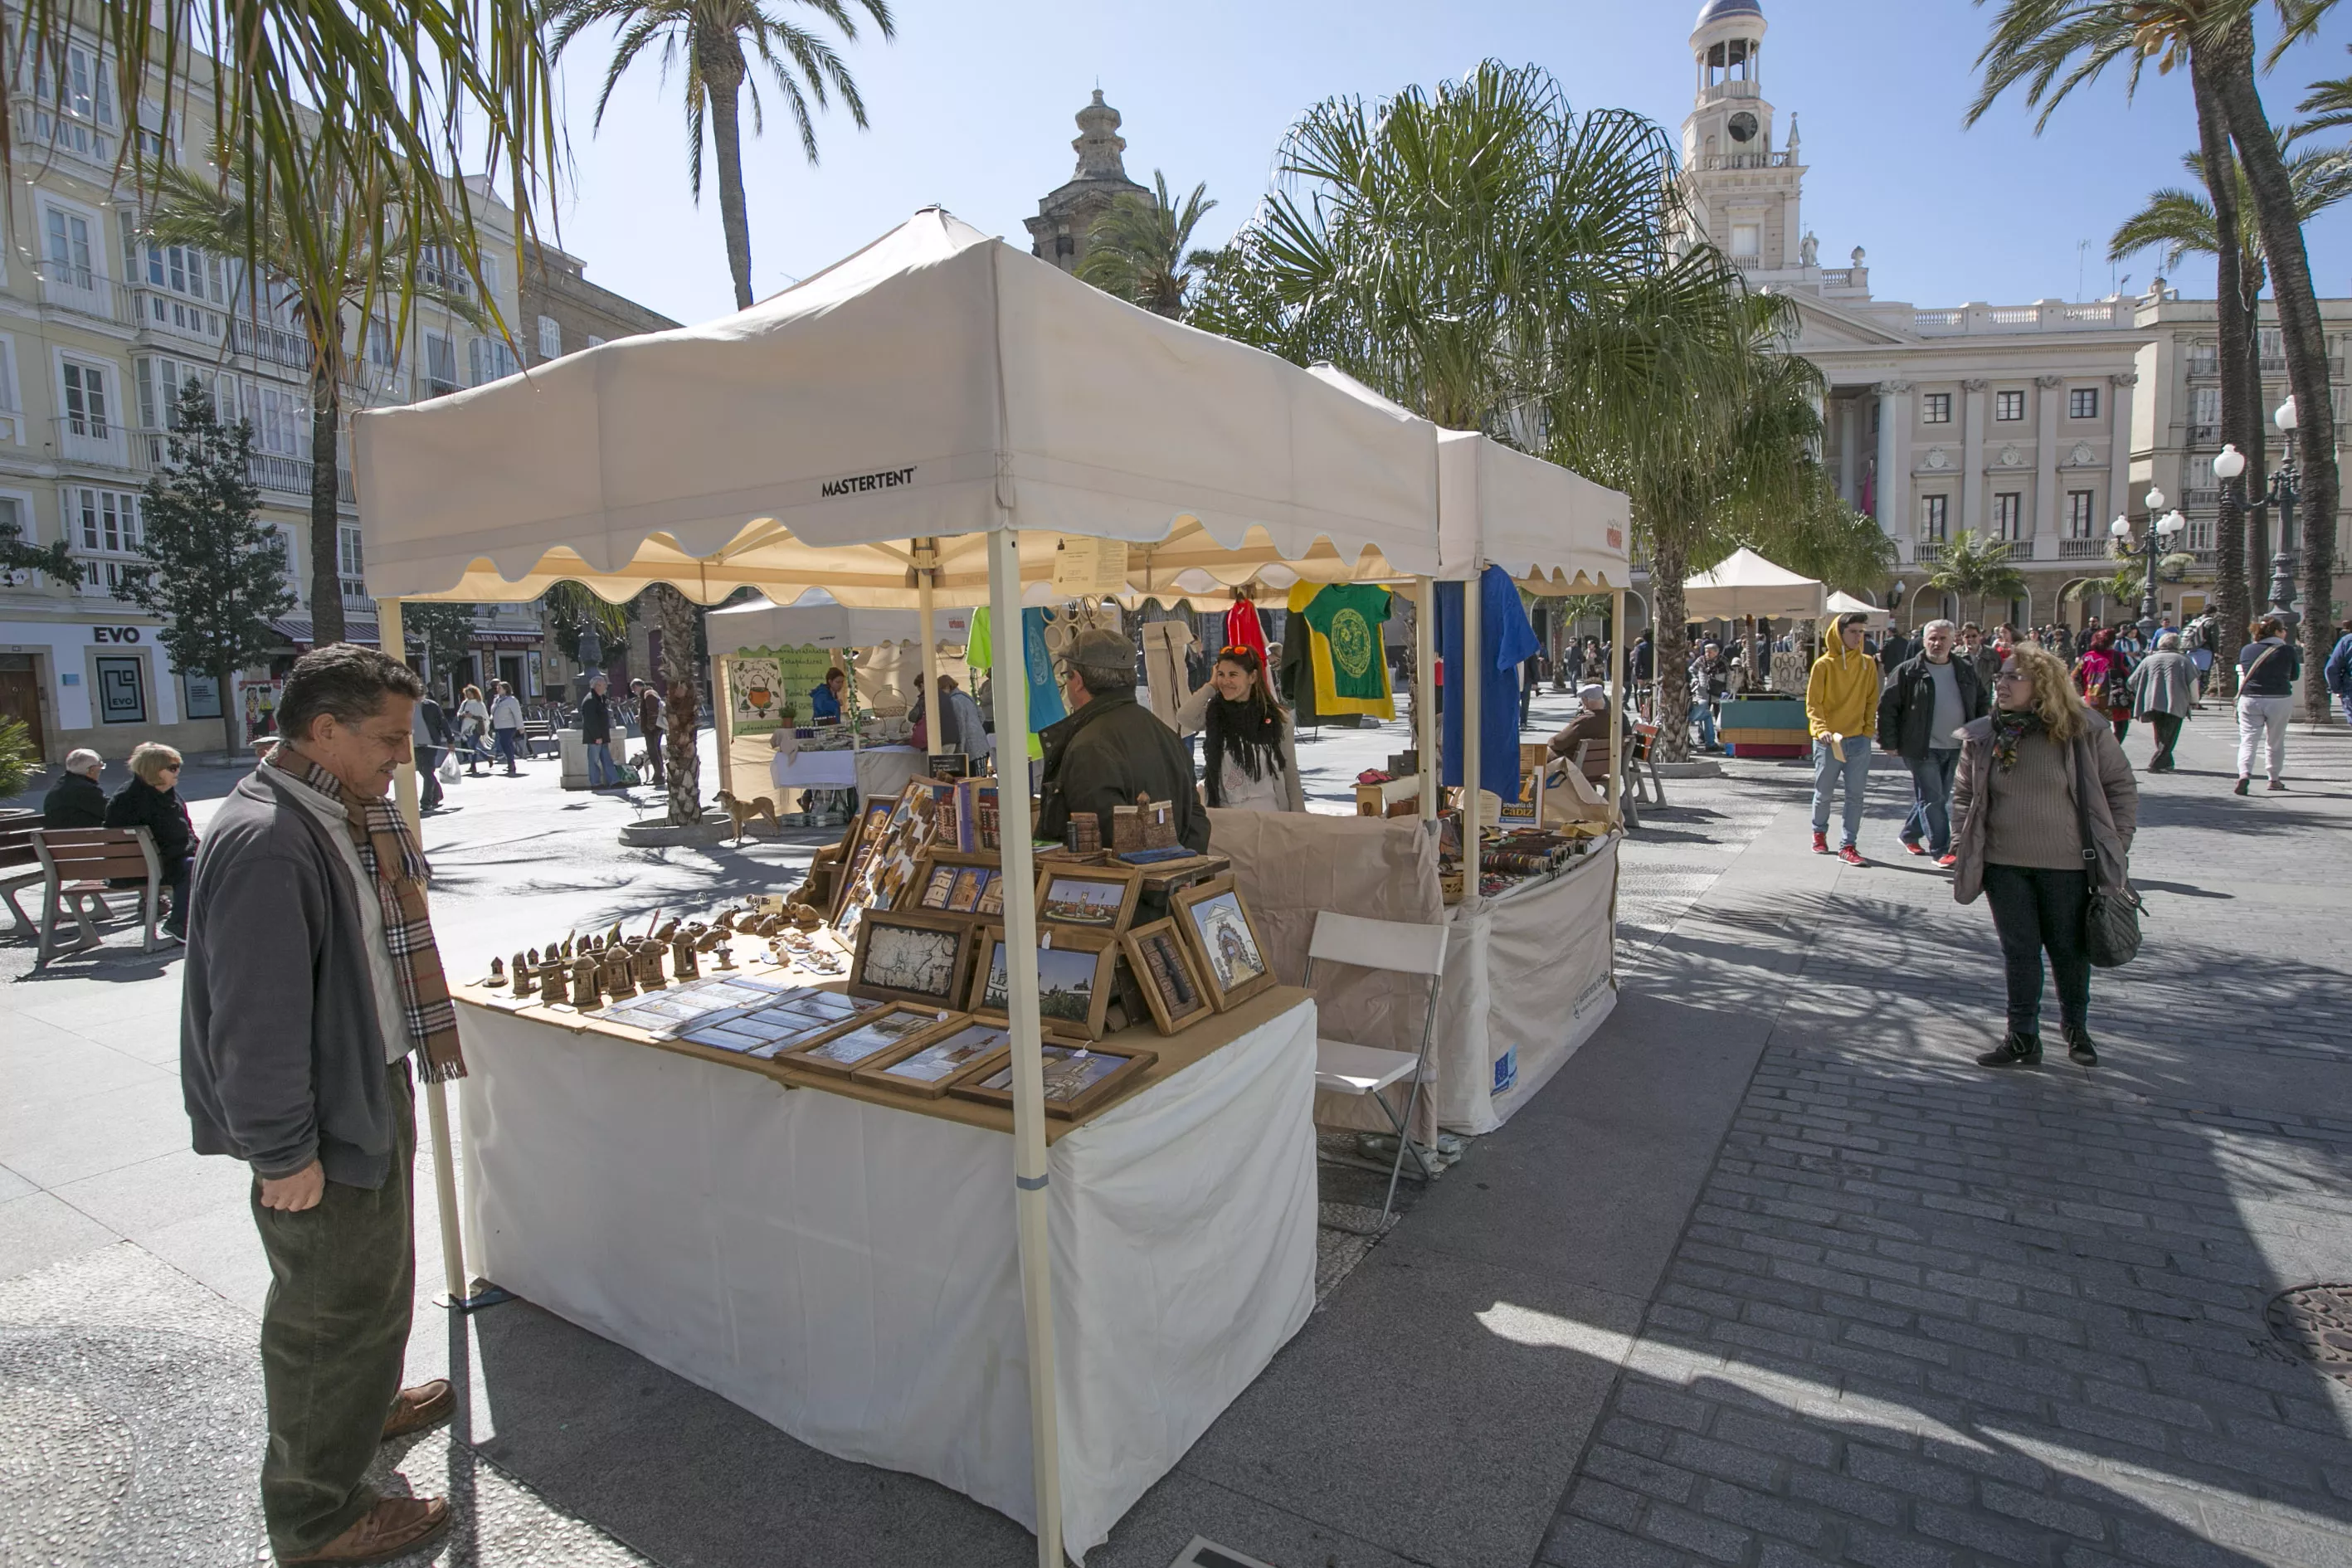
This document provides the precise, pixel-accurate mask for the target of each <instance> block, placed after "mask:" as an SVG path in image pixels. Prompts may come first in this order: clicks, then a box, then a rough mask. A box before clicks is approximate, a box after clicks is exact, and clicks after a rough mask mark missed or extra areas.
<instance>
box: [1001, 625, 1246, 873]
mask: <svg viewBox="0 0 2352 1568" xmlns="http://www.w3.org/2000/svg"><path fill="white" fill-rule="evenodd" d="M1062 700H1063V701H1065V702H1066V703H1068V704H1069V708H1070V716H1069V717H1068V718H1066V719H1065V720H1063V721H1061V722H1059V723H1057V724H1054V725H1051V726H1049V727H1047V728H1046V729H1045V731H1044V732H1043V733H1041V734H1040V735H1039V736H1038V740H1039V741H1040V742H1043V744H1044V747H1045V794H1044V796H1043V798H1042V799H1041V801H1040V802H1039V805H1038V808H1037V832H1038V834H1039V835H1040V836H1041V837H1046V838H1059V837H1062V833H1063V830H1064V829H1065V828H1066V827H1067V826H1069V822H1070V816H1071V814H1072V813H1074V812H1081V811H1090V812H1093V813H1094V814H1095V815H1096V816H1099V817H1100V818H1101V819H1102V836H1103V842H1104V843H1105V844H1106V845H1108V843H1109V842H1110V817H1111V810H1112V808H1113V807H1114V806H1121V805H1135V804H1137V801H1136V797H1137V796H1138V795H1149V796H1150V798H1151V799H1153V800H1164V801H1169V802H1171V803H1173V805H1175V808H1176V810H1175V816H1176V838H1177V841H1178V842H1179V843H1181V844H1182V845H1183V846H1184V847H1186V848H1188V849H1191V850H1192V851H1193V852H1194V853H1195V854H1198V853H1200V852H1201V851H1202V850H1205V849H1207V848H1208V847H1209V816H1208V813H1207V812H1206V811H1205V810H1203V809H1202V805H1201V797H1200V794H1199V792H1198V791H1196V790H1195V789H1194V788H1193V786H1192V759H1191V758H1189V757H1187V756H1186V755H1185V754H1184V747H1183V744H1182V742H1180V741H1178V740H1177V739H1176V731H1173V730H1171V729H1170V728H1169V727H1168V726H1167V725H1165V724H1163V723H1161V722H1160V720H1159V719H1158V718H1156V717H1154V716H1153V714H1152V712H1151V710H1150V709H1149V708H1146V707H1144V706H1143V705H1142V704H1141V703H1139V702H1138V701H1136V700H1135V650H1134V648H1132V647H1129V644H1128V640H1127V639H1126V638H1125V637H1120V636H1119V635H1118V633H1117V632H1107V631H1088V632H1081V633H1079V634H1078V637H1077V641H1076V643H1075V644H1074V645H1073V646H1072V647H1071V649H1070V653H1069V659H1068V673H1067V674H1066V675H1065V676H1064V677H1063V678H1062ZM1013 754H1014V755H1016V756H1017V755H1018V754H1019V748H1017V747H1016V748H1014V753H1013Z"/></svg>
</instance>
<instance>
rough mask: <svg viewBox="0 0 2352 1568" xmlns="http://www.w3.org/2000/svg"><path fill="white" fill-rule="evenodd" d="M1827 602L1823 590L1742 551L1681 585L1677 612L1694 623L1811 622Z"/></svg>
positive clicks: (1782, 567)
mask: <svg viewBox="0 0 2352 1568" xmlns="http://www.w3.org/2000/svg"><path fill="white" fill-rule="evenodd" d="M1828 597H1829V591H1828V589H1827V588H1825V587H1824V586H1823V585H1822V584H1821V583H1819V582H1817V581H1816V580H1814V579H1813V578H1811V577H1801V576H1799V575H1798V574H1796V573H1794V572H1791V571H1790V570H1789V569H1788V568H1787V567H1785V566H1776V565H1774V564H1773V563H1771V562H1769V561H1767V560H1765V559H1764V557H1762V556H1761V555H1759V554H1757V553H1756V552H1754V551H1753V550H1744V549H1743V550H1737V551H1734V552H1732V554H1731V556H1730V558H1729V559H1728V560H1726V561H1724V562H1723V563H1721V564H1719V565H1717V567H1716V568H1715V569H1714V570H1713V571H1711V572H1702V573H1700V574H1698V575H1697V576H1696V577H1693V578H1691V579H1689V580H1688V581H1686V582H1685V583H1684V584H1683V609H1684V612H1685V614H1686V615H1687V616H1689V617H1690V618H1691V619H1692V620H1695V621H1706V620H1716V619H1718V618H1720V619H1730V618H1731V617H1733V616H1801V617H1805V618H1812V617H1817V616H1820V615H1821V614H1822V611H1823V609H1824V607H1825V606H1826V605H1827V602H1828Z"/></svg>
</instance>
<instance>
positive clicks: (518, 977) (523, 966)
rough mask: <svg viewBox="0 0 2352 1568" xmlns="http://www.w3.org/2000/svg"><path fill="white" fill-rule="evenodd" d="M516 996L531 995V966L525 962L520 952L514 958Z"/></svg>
mask: <svg viewBox="0 0 2352 1568" xmlns="http://www.w3.org/2000/svg"><path fill="white" fill-rule="evenodd" d="M514 994H516V995H518V996H528V995H530V964H528V963H524V962H523V955H522V954H521V953H520V952H518V953H516V954H515V956H514Z"/></svg>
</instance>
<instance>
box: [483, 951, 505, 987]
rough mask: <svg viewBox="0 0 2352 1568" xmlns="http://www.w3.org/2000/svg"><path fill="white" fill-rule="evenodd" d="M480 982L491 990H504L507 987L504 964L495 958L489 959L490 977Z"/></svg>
mask: <svg viewBox="0 0 2352 1568" xmlns="http://www.w3.org/2000/svg"><path fill="white" fill-rule="evenodd" d="M482 984H485V985H487V986H488V987H489V988H490V989H491V990H493V991H503V990H505V989H506V988H507V969H506V965H505V964H504V963H500V962H499V960H497V959H495V958H494V959H492V960H490V977H489V978H488V980H485V981H483V982H482Z"/></svg>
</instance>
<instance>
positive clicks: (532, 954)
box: [523, 947, 539, 969]
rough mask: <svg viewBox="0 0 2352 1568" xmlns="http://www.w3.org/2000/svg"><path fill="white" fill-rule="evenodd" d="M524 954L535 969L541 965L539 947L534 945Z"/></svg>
mask: <svg viewBox="0 0 2352 1568" xmlns="http://www.w3.org/2000/svg"><path fill="white" fill-rule="evenodd" d="M523 956H524V957H525V958H527V959H529V960H530V966H531V967H532V968H533V969H537V968H538V967H539V949H537V948H535V947H534V948H532V949H530V951H529V952H525V953H524V954H523Z"/></svg>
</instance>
